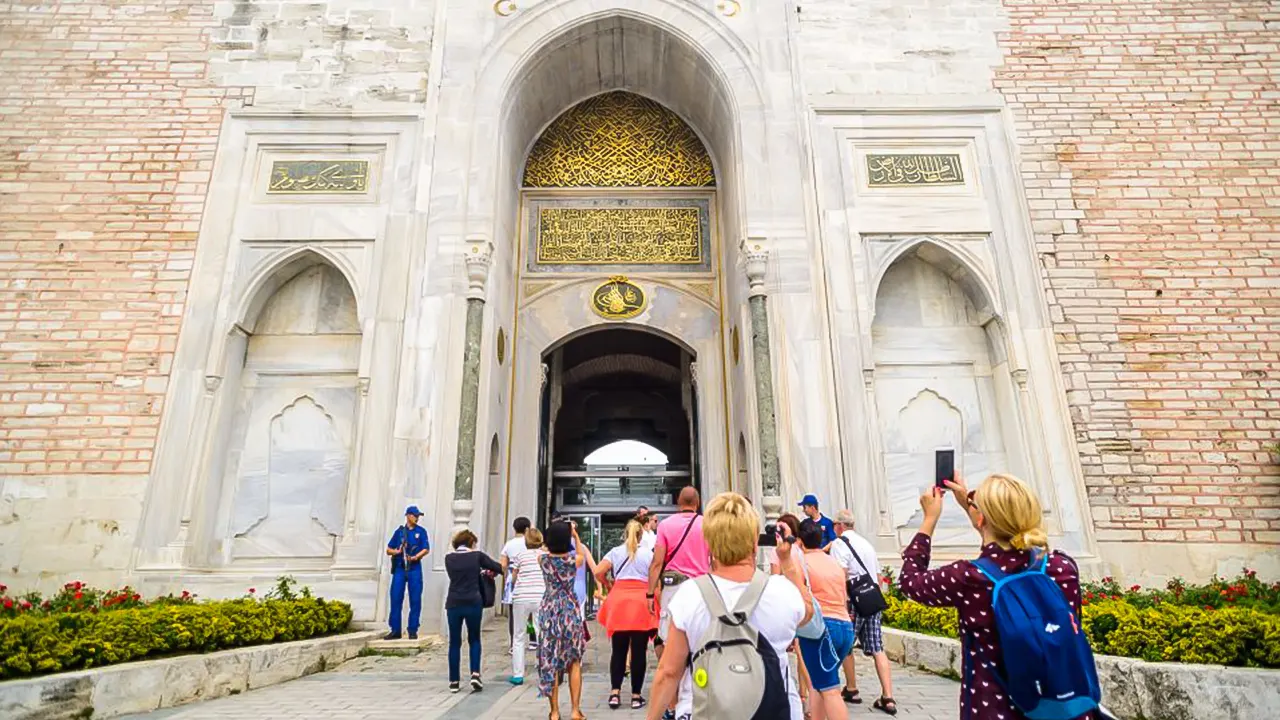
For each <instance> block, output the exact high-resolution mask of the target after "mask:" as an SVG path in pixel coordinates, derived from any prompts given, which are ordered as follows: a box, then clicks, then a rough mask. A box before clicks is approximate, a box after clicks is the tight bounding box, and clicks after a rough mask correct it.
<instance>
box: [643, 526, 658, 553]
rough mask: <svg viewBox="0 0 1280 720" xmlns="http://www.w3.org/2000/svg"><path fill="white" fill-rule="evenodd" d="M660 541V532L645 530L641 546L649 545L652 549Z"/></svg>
mask: <svg viewBox="0 0 1280 720" xmlns="http://www.w3.org/2000/svg"><path fill="white" fill-rule="evenodd" d="M657 543H658V533H656V532H654V531H652V530H645V531H644V535H641V536H640V546H641V547H647V548H649V549H650V550H652V549H653V546H654V545H656V544H657Z"/></svg>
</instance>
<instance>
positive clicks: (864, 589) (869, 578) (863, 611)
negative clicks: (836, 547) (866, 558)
mask: <svg viewBox="0 0 1280 720" xmlns="http://www.w3.org/2000/svg"><path fill="white" fill-rule="evenodd" d="M840 541H841V542H843V543H844V546H845V547H847V548H849V554H850V555H853V559H854V562H856V563H858V565H859V566H860V567H861V568H862V574H861V575H859V576H858V577H856V578H853V579H852V580H845V581H844V587H845V591H846V592H848V593H849V607H851V608H853V612H854V614H855V615H857V616H858V617H864V618H867V617H871V616H872V615H875V614H876V613H878V612H881V611H883V610H884V609H885V608H887V607H889V603H887V602H885V599H884V593H882V592H880V583H878V582H876V580H875V578H876V576H875V575H874V574H873V573H872V572H871V571H870V570H868V569H867V566H866V565H865V564H863V562H862V558H860V557H858V553H856V552H854V550H853V544H852V543H850V542H849V538H847V537H845V536H843V535H841V536H840Z"/></svg>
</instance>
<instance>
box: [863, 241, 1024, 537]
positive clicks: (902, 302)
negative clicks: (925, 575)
mask: <svg viewBox="0 0 1280 720" xmlns="http://www.w3.org/2000/svg"><path fill="white" fill-rule="evenodd" d="M987 287H988V286H987V285H986V283H985V282H984V281H983V280H982V278H981V277H980V276H979V275H978V274H977V273H976V272H975V271H974V270H973V269H972V268H971V266H970V265H969V264H968V263H966V262H965V261H963V260H962V259H961V258H959V257H957V256H956V255H955V254H953V253H951V252H950V251H948V250H947V249H946V248H943V247H941V246H940V245H937V244H933V243H919V244H916V245H914V246H912V247H910V248H908V249H907V250H906V251H905V252H901V253H898V254H897V255H896V256H895V257H894V259H893V260H892V261H891V263H890V264H889V265H888V266H887V268H885V270H884V272H883V275H882V276H881V277H880V281H879V284H878V287H877V290H876V296H875V319H874V322H873V324H872V330H871V337H872V355H873V360H874V363H875V373H874V378H875V387H874V390H875V401H876V406H877V407H876V414H877V416H878V420H879V428H878V432H879V434H880V442H881V447H882V449H883V459H884V477H885V481H886V484H887V496H888V501H889V507H888V511H889V521H890V523H891V526H892V528H894V529H895V530H896V531H897V533H898V536H899V540H901V541H905V540H907V539H909V536H910V535H911V534H912V533H913V532H914V528H915V527H918V525H919V522H920V519H921V517H920V510H919V502H918V498H919V496H920V494H921V493H922V492H924V491H925V490H926V489H927V488H928V487H929V486H930V485H931V484H932V483H933V477H934V454H935V451H936V450H937V449H939V448H944V447H949V448H954V449H955V451H956V464H957V468H958V470H959V471H960V472H961V473H962V474H963V475H964V476H965V477H968V478H972V479H973V480H974V482H976V481H978V480H980V479H981V478H983V477H985V476H986V475H988V474H990V473H992V472H997V471H1008V470H1014V471H1015V472H1017V471H1018V470H1017V468H1022V467H1025V464H1024V463H1023V462H1022V461H1021V453H1022V452H1023V442H1022V440H1021V438H1020V435H1019V430H1018V428H1019V426H1020V424H1021V420H1020V417H1019V406H1018V401H1017V394H1016V392H1015V389H1014V387H1013V383H1012V380H1011V377H1010V372H1009V366H1008V360H1007V357H1008V352H1007V338H1006V336H1005V332H1004V328H1003V324H1002V323H1001V322H1000V320H999V318H998V317H997V316H996V315H995V313H994V308H995V307H996V304H995V302H994V299H993V298H992V297H991V296H990V294H989V292H988V290H987ZM971 541H972V530H971V528H970V525H969V523H968V520H967V518H966V517H965V516H964V513H963V512H962V511H961V510H960V508H958V507H956V506H954V505H953V504H948V505H947V506H946V509H945V511H944V514H943V519H942V521H941V522H940V524H939V531H938V534H937V535H936V542H938V543H939V544H970V543H971Z"/></svg>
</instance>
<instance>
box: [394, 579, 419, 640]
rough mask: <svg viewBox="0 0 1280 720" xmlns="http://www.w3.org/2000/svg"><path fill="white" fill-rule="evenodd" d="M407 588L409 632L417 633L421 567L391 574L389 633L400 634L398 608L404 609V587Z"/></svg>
mask: <svg viewBox="0 0 1280 720" xmlns="http://www.w3.org/2000/svg"><path fill="white" fill-rule="evenodd" d="M405 585H408V586H409V632H411V633H416V632H418V620H419V618H421V617H422V567H421V566H419V567H418V568H416V569H414V570H410V571H408V572H405V571H404V570H396V571H395V572H393V573H391V617H390V618H388V619H387V622H388V623H389V624H390V625H391V632H393V633H396V634H397V635H398V634H400V608H402V607H404V586H405Z"/></svg>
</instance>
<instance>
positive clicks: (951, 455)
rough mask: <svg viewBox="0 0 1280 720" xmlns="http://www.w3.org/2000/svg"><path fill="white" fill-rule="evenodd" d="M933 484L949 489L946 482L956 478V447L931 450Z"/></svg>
mask: <svg viewBox="0 0 1280 720" xmlns="http://www.w3.org/2000/svg"><path fill="white" fill-rule="evenodd" d="M933 467H934V470H933V486H934V487H936V488H941V489H942V490H947V489H949V488H948V487H947V482H948V481H951V480H955V479H956V449H955V448H938V449H937V450H935V451H934V452H933Z"/></svg>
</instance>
